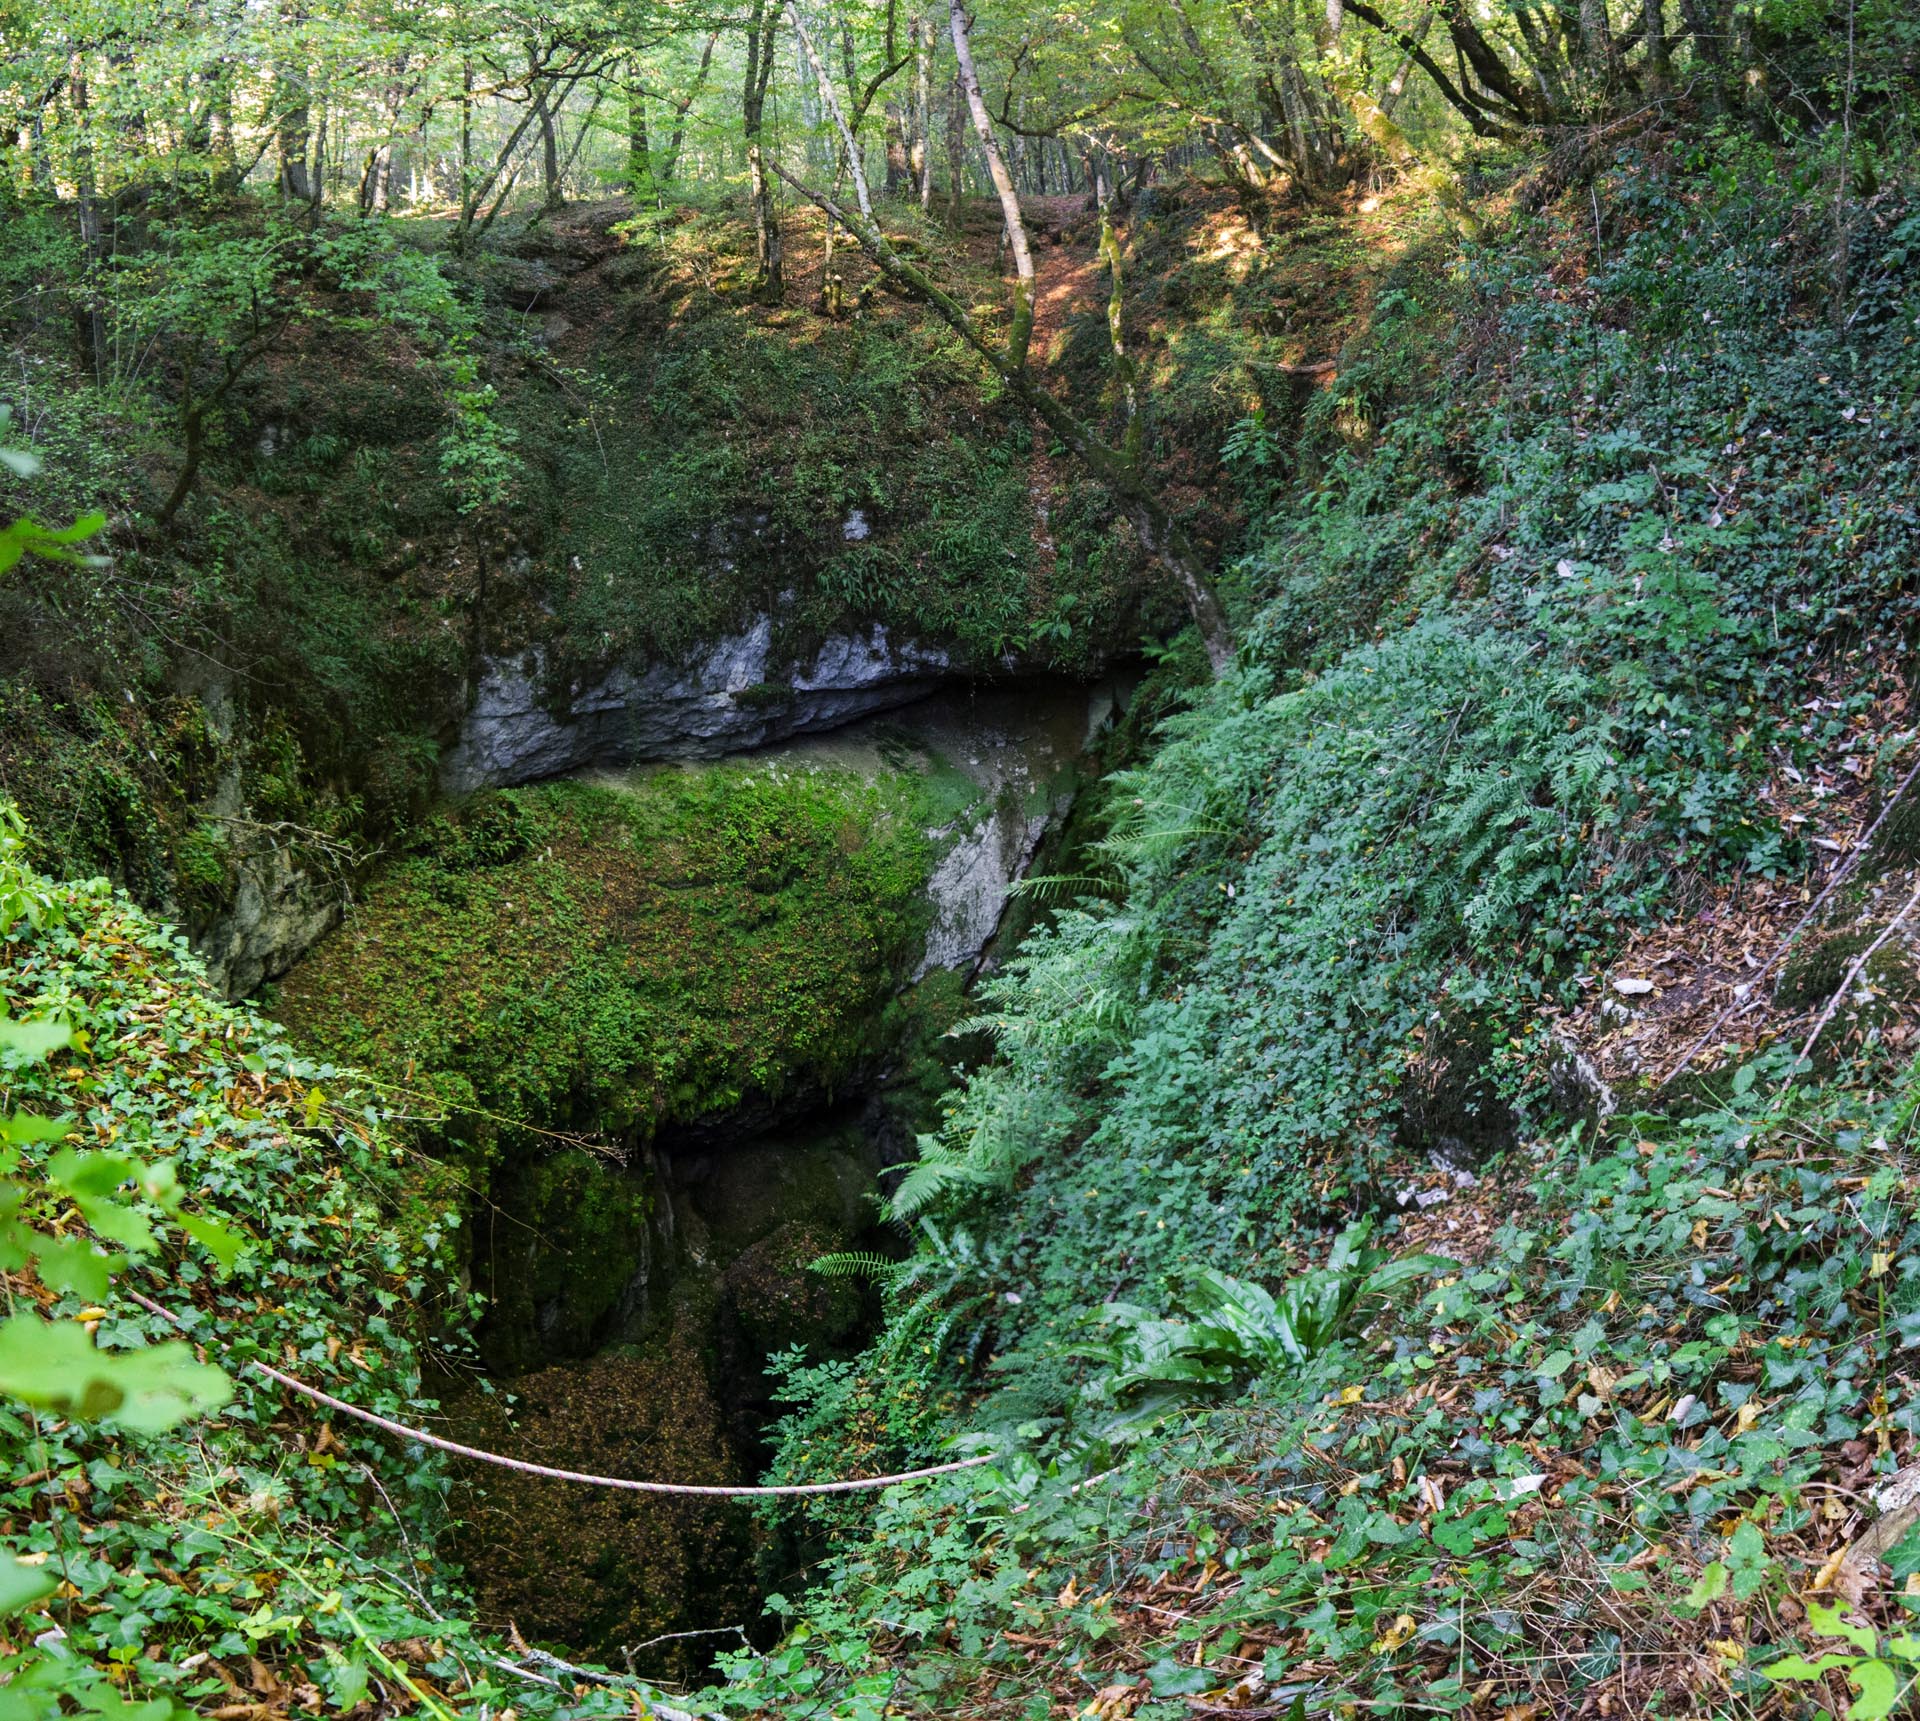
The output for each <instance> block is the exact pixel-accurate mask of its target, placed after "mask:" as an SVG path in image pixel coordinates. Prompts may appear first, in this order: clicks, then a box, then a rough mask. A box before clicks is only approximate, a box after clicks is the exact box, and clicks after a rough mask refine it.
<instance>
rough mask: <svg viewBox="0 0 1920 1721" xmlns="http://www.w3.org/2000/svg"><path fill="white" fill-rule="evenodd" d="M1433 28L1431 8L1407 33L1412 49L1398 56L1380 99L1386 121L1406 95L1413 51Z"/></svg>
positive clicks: (1411, 68) (1391, 116)
mask: <svg viewBox="0 0 1920 1721" xmlns="http://www.w3.org/2000/svg"><path fill="white" fill-rule="evenodd" d="M1432 28H1433V8H1432V7H1428V8H1427V10H1426V11H1425V12H1424V13H1422V14H1421V17H1420V22H1419V23H1417V24H1416V25H1414V27H1413V28H1412V30H1411V31H1409V32H1408V34H1409V36H1410V37H1411V38H1412V41H1413V47H1412V48H1409V49H1407V51H1406V52H1405V53H1404V54H1402V55H1401V56H1400V64H1399V65H1397V66H1396V67H1394V69H1393V76H1392V77H1390V78H1389V79H1388V80H1387V87H1386V90H1385V91H1384V92H1383V93H1382V95H1381V97H1380V111H1381V112H1382V113H1383V114H1385V115H1386V116H1387V118H1388V119H1392V118H1393V110H1394V109H1395V108H1397V107H1398V106H1399V105H1400V98H1401V97H1402V96H1403V95H1405V94H1406V91H1407V79H1408V77H1409V76H1410V75H1411V74H1412V72H1413V51H1414V48H1418V47H1419V46H1420V45H1421V44H1422V43H1423V42H1425V41H1426V39H1427V32H1428V31H1429V30H1431V29H1432Z"/></svg>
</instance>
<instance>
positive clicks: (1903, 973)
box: [1774, 927, 1917, 1010]
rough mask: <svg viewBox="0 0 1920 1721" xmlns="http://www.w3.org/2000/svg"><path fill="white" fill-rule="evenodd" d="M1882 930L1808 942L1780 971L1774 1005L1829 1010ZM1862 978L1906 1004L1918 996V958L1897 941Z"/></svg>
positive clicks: (1888, 944)
mask: <svg viewBox="0 0 1920 1721" xmlns="http://www.w3.org/2000/svg"><path fill="white" fill-rule="evenodd" d="M1879 935H1880V929H1879V928H1878V927H1873V928H1863V929H1861V930H1860V931H1858V932H1841V933H1835V934H1833V935H1831V936H1829V937H1826V938H1821V939H1818V940H1815V941H1813V942H1811V943H1809V944H1808V945H1807V946H1806V947H1805V948H1804V949H1802V950H1800V951H1798V952H1797V953H1796V954H1795V955H1793V956H1791V957H1789V958H1788V960H1787V965H1786V967H1785V968H1783V969H1782V970H1781V973H1780V985H1779V989H1778V990H1777V991H1776V993H1775V994H1774V1001H1775V1003H1777V1004H1778V1005H1780V1007H1781V1008H1782V1009H1786V1010H1812V1009H1818V1008H1820V1007H1822V1006H1824V1005H1825V1004H1826V1002H1827V1000H1828V999H1830V998H1831V997H1832V996H1833V995H1834V993H1836V992H1837V991H1839V990H1840V984H1841V982H1842V981H1843V980H1844V979H1845V978H1846V975H1847V969H1848V967H1849V966H1850V965H1851V964H1852V962H1853V961H1854V959H1855V958H1856V957H1858V956H1859V955H1860V953H1861V952H1862V951H1863V950H1866V949H1867V948H1868V947H1869V946H1870V945H1871V944H1872V943H1873V941H1874V940H1875V939H1876V938H1877V937H1879ZM1861 978H1862V979H1864V980H1865V981H1866V983H1867V985H1868V986H1869V987H1871V988H1873V989H1874V990H1875V991H1877V992H1883V993H1885V994H1886V995H1887V996H1888V997H1890V998H1891V999H1893V1000H1895V1001H1899V1002H1904V1001H1906V1000H1908V999H1911V998H1912V997H1914V996H1915V993H1916V985H1917V981H1916V975H1915V972H1914V966H1913V959H1912V957H1910V956H1909V955H1908V954H1907V952H1906V949H1905V947H1904V946H1903V945H1901V944H1900V942H1899V941H1898V940H1897V939H1889V940H1888V941H1887V942H1886V943H1885V944H1883V945H1882V946H1881V947H1880V948H1879V949H1878V950H1876V951H1875V952H1874V954H1873V958H1872V960H1871V961H1870V962H1868V963H1867V965H1866V968H1865V969H1864V971H1863V972H1862V975H1861Z"/></svg>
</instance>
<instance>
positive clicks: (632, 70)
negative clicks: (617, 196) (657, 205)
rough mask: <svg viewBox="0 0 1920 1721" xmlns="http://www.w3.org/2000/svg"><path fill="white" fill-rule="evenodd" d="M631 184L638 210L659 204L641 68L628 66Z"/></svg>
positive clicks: (628, 149) (628, 176) (628, 152)
mask: <svg viewBox="0 0 1920 1721" xmlns="http://www.w3.org/2000/svg"><path fill="white" fill-rule="evenodd" d="M627 184H628V185H629V186H630V187H631V188H632V191H633V201H634V205H635V207H638V206H639V205H640V204H642V203H651V202H654V201H656V200H657V197H658V192H657V190H656V187H655V184H654V177H653V140H652V139H651V138H650V137H648V135H647V98H646V96H645V95H643V94H642V93H641V89H640V66H639V63H638V62H637V61H634V60H629V61H628V62H627Z"/></svg>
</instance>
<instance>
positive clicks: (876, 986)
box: [275, 767, 928, 1145]
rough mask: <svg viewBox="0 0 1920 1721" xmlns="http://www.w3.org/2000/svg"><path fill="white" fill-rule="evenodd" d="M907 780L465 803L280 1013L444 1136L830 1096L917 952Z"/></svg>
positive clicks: (706, 783)
mask: <svg viewBox="0 0 1920 1721" xmlns="http://www.w3.org/2000/svg"><path fill="white" fill-rule="evenodd" d="M908 813H909V807H908V804H907V801H906V799H905V791H904V790H902V789H900V788H898V787H897V786H893V785H889V784H887V783H885V782H879V783H871V782H862V781H860V780H857V779H855V778H852V777H849V776H843V775H839V774H835V773H827V772H806V773H791V774H775V773H770V772H767V771H762V770H754V769H751V768H748V767H727V768H714V769H708V770H704V771H699V772H677V771H674V772H661V773H657V774H654V775H651V776H647V777H644V778H639V779H636V780H632V781H630V782H628V783H627V784H626V785H624V786H623V787H621V788H618V789H615V788H609V787H600V786H592V785H587V784H580V783H563V784H553V785H548V786H545V787H541V788H536V789H526V790H516V791H510V792H507V793H504V794H500V795H488V796H482V797H478V798H477V799H476V800H475V801H474V802H473V803H471V804H470V805H469V806H468V807H467V808H466V809H464V810H463V811H462V812H460V813H458V814H452V815H448V816H446V817H443V818H441V819H439V820H437V821H435V822H434V824H433V825H432V826H431V827H430V828H429V830H428V831H427V833H426V834H425V836H424V838H423V840H422V841H421V842H420V843H419V844H418V845H417V847H416V850H415V852H414V853H413V854H412V855H411V856H409V857H408V858H407V859H405V860H403V861H401V862H400V863H399V864H397V865H396V866H394V867H392V868H391V869H390V870H389V871H387V872H386V873H384V874H383V875H382V876H381V877H380V879H379V880H378V881H377V882H376V883H375V885H374V886H373V888H372V890H371V892H370V893H369V896H368V898H367V901H366V902H365V904H364V905H363V907H362V908H361V910H360V912H359V913H358V915H357V916H356V917H355V920H354V923H353V925H352V926H351V927H350V928H348V929H347V930H345V931H343V932H342V933H341V934H340V936H338V937H337V938H335V939H333V940H332V941H331V942H330V943H328V944H327V945H326V946H325V947H324V948H322V949H321V950H320V951H319V952H318V953H317V954H316V955H315V956H314V957H313V958H312V959H311V960H310V961H309V962H307V963H306V964H305V965H303V967H302V968H301V969H300V970H299V971H298V972H296V973H295V974H294V975H293V976H291V977H290V979H289V980H288V982H287V983H286V985H285V986H284V987H282V988H281V990H280V993H279V995H278V997H277V998H276V1000H275V1007H276V1009H277V1010H278V1011H279V1013H280V1014H281V1016H282V1018H283V1019H284V1020H286V1021H287V1022H288V1023H289V1025H290V1026H292V1027H293V1028H294V1029H295V1030H296V1031H297V1032H299V1033H300V1034H301V1035H303V1036H304V1037H305V1038H307V1039H308V1040H309V1041H310V1042H312V1043H314V1044H316V1045H318V1046H320V1047H323V1048H325V1049H326V1050H328V1051H330V1052H332V1053H333V1054H335V1055H337V1056H339V1057H341V1058H342V1059H343V1060H351V1061H353V1062H356V1063H360V1064H364V1065H368V1066H371V1067H372V1068H374V1069H376V1070H379V1071H381V1072H383V1073H385V1074H386V1075H388V1076H390V1077H392V1078H395V1079H400V1080H404V1081H406V1082H408V1083H410V1084H413V1085H421V1084H423V1083H428V1084H431V1085H433V1086H434V1087H435V1088H436V1089H437V1090H438V1091H439V1092H440V1093H441V1094H442V1095H444V1096H446V1097H448V1098H450V1099H452V1100H453V1101H455V1102H456V1103H457V1104H458V1105H459V1106H461V1107H463V1108H464V1110H463V1111H461V1112H460V1113H459V1116H460V1118H461V1119H463V1120H464V1121H463V1122H462V1123H460V1124H459V1125H457V1127H458V1128H461V1129H465V1130H466V1131H467V1132H468V1133H469V1134H471V1135H473V1136H475V1137H477V1138H480V1139H487V1140H491V1141H494V1142H496V1143H497V1142H507V1143H514V1142H516V1141H517V1142H519V1143H521V1144H522V1145H524V1144H525V1142H526V1140H527V1139H528V1138H527V1137H526V1136H525V1135H524V1134H517V1133H516V1131H515V1128H514V1126H515V1125H518V1124H528V1125H533V1126H536V1127H541V1128H551V1127H561V1128H569V1127H573V1128H585V1129H591V1130H594V1131H598V1132H602V1133H604V1134H607V1135H610V1136H614V1137H625V1138H627V1139H629V1140H633V1141H642V1140H645V1139H647V1138H650V1137H651V1136H652V1135H653V1134H655V1133H656V1132H657V1131H658V1130H659V1129H660V1128H662V1127H663V1126H666V1125H670V1124H686V1123H690V1122H693V1121H695V1120H697V1119H700V1118H703V1117H709V1116H712V1115H714V1114H717V1113H725V1112H728V1111H731V1110H733V1109H735V1108H738V1107H740V1106H742V1105H744V1104H747V1103H749V1102H752V1103H757V1104H761V1105H778V1104H780V1103H782V1102H791V1101H795V1100H798V1099H802V1098H805V1097H808V1096H819V1095H822V1094H827V1093H830V1092H832V1090H833V1089H834V1088H835V1087H836V1085H838V1084H839V1083H841V1082H843V1081H845V1080H846V1079H847V1078H848V1076H849V1075H850V1074H851V1073H852V1072H853V1071H854V1070H855V1069H856V1068H857V1067H858V1066H859V1064H860V1063H861V1061H862V1059H863V1058H864V1057H865V1056H867V1055H868V1054H869V1053H870V1052H871V1051H872V1050H873V1049H874V1046H873V1036H872V1028H873V1018H874V1016H875V1014H876V1012H877V1011H878V1010H879V1008H880V1005H881V1004H882V1002H883V1001H884V1000H885V998H886V997H887V995H888V994H889V993H890V992H891V991H892V989H893V986H894V984H895V983H896V978H897V976H898V974H899V972H900V971H901V969H902V966H903V965H904V964H905V963H906V962H907V961H908V960H909V959H910V958H911V956H912V955H913V954H914V953H915V948H916V942H917V932H918V928H919V924H920V922H919V918H918V917H919V914H920V908H919V900H918V895H919V891H920V889H921V887H922V885H923V883H924V880H925V878H926V873H927V867H928V846H927V843H926V839H925V838H924V837H923V836H922V835H921V833H920V830H919V828H918V826H917V825H916V824H915V822H914V821H913V820H912V819H911V818H910V817H909V816H908Z"/></svg>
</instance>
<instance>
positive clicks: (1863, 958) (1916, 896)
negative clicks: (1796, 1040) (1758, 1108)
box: [1781, 884, 1920, 1092]
mask: <svg viewBox="0 0 1920 1721" xmlns="http://www.w3.org/2000/svg"><path fill="white" fill-rule="evenodd" d="M1916 908H1920V884H1917V885H1915V886H1914V887H1913V894H1912V895H1911V896H1909V897H1908V898H1907V900H1906V902H1905V903H1904V904H1903V905H1902V907H1901V909H1900V912H1899V913H1898V914H1896V915H1895V916H1894V917H1893V918H1892V919H1891V920H1890V921H1888V922H1887V924H1886V925H1885V926H1884V927H1883V928H1881V932H1880V936H1879V937H1878V938H1876V939H1875V940H1874V941H1873V942H1872V943H1871V944H1869V945H1868V946H1867V947H1866V949H1865V950H1863V951H1861V952H1860V954H1859V955H1858V956H1856V957H1855V958H1854V959H1853V960H1852V961H1851V962H1850V963H1848V964H1847V971H1846V973H1845V974H1843V975H1842V976H1841V977H1840V984H1839V986H1838V987H1837V988H1836V989H1835V991H1834V994H1833V996H1832V997H1831V998H1829V999H1828V1000H1827V1007H1826V1008H1825V1009H1824V1010H1822V1011H1821V1012H1820V1020H1819V1021H1817V1022H1815V1023H1814V1025H1813V1032H1812V1033H1811V1034H1809V1035H1808V1036H1807V1043H1806V1044H1805V1045H1804V1046H1802V1047H1801V1048H1800V1056H1799V1058H1798V1059H1796V1060H1795V1061H1796V1063H1801V1064H1804V1063H1805V1062H1806V1061H1807V1054H1808V1053H1809V1052H1811V1051H1812V1050H1813V1043H1814V1041H1815V1040H1817V1039H1819V1038H1820V1034H1821V1031H1822V1030H1823V1029H1824V1028H1825V1027H1826V1025H1827V1024H1828V1023H1829V1022H1831V1021H1832V1020H1833V1015H1834V1012H1835V1011H1836V1010H1838V1009H1839V1008H1840V1004H1841V1000H1842V999H1844V998H1845V997H1846V996H1847V994H1848V993H1850V992H1851V991H1852V990H1853V987H1854V982H1855V981H1857V980H1858V979H1859V978H1860V976H1861V975H1862V974H1863V973H1864V972H1865V971H1866V966H1867V964H1868V963H1869V962H1871V961H1872V960H1873V959H1874V957H1875V956H1876V955H1877V954H1879V951H1880V947H1881V946H1882V945H1883V944H1885V943H1886V942H1887V940H1888V939H1889V938H1891V937H1892V936H1893V935H1894V934H1895V933H1896V932H1898V931H1899V930H1900V927H1901V924H1902V923H1903V922H1904V921H1905V920H1906V918H1907V916H1908V915H1910V914H1911V913H1912V912H1913V911H1914V910H1915V909H1916ZM1792 1081H1793V1078H1792V1076H1788V1078H1787V1085H1789V1086H1790V1085H1791V1084H1792ZM1781 1091H1782V1092H1785V1087H1783V1088H1782V1090H1781Z"/></svg>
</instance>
